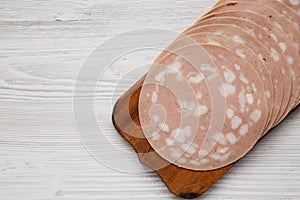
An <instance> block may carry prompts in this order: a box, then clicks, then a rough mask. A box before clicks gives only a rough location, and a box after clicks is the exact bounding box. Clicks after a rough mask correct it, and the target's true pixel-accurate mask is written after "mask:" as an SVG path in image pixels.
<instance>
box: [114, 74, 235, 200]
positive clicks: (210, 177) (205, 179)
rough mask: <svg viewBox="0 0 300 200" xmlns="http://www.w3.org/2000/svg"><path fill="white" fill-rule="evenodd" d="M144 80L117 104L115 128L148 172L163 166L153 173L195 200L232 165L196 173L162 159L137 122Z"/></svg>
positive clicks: (167, 184)
mask: <svg viewBox="0 0 300 200" xmlns="http://www.w3.org/2000/svg"><path fill="white" fill-rule="evenodd" d="M144 79H145V76H144V77H143V78H142V79H140V80H139V81H138V82H137V83H136V84H135V85H134V86H132V88H131V89H129V90H128V91H127V92H126V93H125V94H124V95H123V96H122V97H121V98H120V99H119V100H118V102H117V103H116V105H115V108H114V111H113V116H112V117H113V123H114V126H115V127H116V129H117V131H118V132H119V133H120V134H121V136H123V137H124V138H125V139H126V140H127V141H128V142H129V143H130V144H131V145H132V146H133V148H134V149H135V151H136V152H137V153H138V157H139V160H140V162H141V163H142V164H144V165H146V166H148V167H150V168H151V169H158V168H161V167H160V166H166V167H163V168H161V169H159V170H156V173H157V174H158V175H159V176H160V177H161V179H162V180H163V181H164V183H165V184H166V186H167V187H168V188H169V190H170V191H171V192H172V193H174V194H175V195H176V196H179V197H182V198H186V199H193V198H196V197H198V196H200V195H202V194H203V193H204V192H205V191H207V190H208V189H209V188H210V186H212V185H213V184H214V183H215V182H216V181H217V180H218V179H219V178H221V177H222V176H223V175H224V174H225V173H226V172H228V171H229V169H231V168H232V167H233V164H232V165H229V166H227V167H224V168H222V169H218V170H214V171H208V172H196V171H192V170H187V169H183V168H179V167H177V166H175V165H173V164H171V163H168V162H167V161H166V160H164V159H163V158H161V157H160V156H159V155H158V154H157V153H156V152H155V151H154V150H153V149H152V147H151V146H150V144H149V143H148V141H147V139H146V138H144V134H143V132H142V128H141V126H140V122H139V115H138V102H139V96H140V91H141V88H142V85H143V82H144ZM149 152H152V153H149Z"/></svg>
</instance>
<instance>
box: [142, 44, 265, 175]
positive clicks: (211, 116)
mask: <svg viewBox="0 0 300 200" xmlns="http://www.w3.org/2000/svg"><path fill="white" fill-rule="evenodd" d="M199 47H200V45H191V46H185V47H183V48H181V49H177V50H175V51H174V52H171V53H168V54H167V55H166V56H164V57H162V58H161V59H160V61H159V62H158V63H156V64H154V65H153V66H152V67H151V69H150V71H149V74H148V76H147V77H146V80H145V83H144V85H143V88H142V90H141V94H140V102H139V118H140V121H141V125H142V129H143V132H144V134H145V136H146V137H147V139H148V141H149V143H150V144H151V146H152V147H153V149H154V150H155V151H156V152H157V153H158V154H159V155H161V157H162V158H164V159H166V160H167V161H169V162H171V163H173V164H175V165H177V166H179V167H183V168H186V169H191V170H196V171H208V170H214V169H219V168H222V167H224V166H227V165H229V164H231V163H233V162H235V161H237V160H239V159H240V158H242V157H243V156H244V155H245V154H246V153H247V152H248V151H250V150H251V149H252V147H253V146H254V145H255V144H256V142H257V141H258V139H259V138H260V137H261V133H262V132H263V131H264V128H265V125H266V123H267V120H268V105H267V100H266V96H265V92H264V86H263V82H262V80H261V78H260V75H259V74H258V73H257V71H256V70H255V69H254V67H253V66H252V65H251V64H250V63H248V62H247V61H245V60H244V59H243V58H241V57H239V56H237V55H236V53H235V52H232V51H230V50H228V49H226V48H224V47H221V46H216V45H211V44H202V45H201V47H203V48H204V50H205V52H207V55H208V56H209V57H210V60H212V61H213V62H211V61H207V60H209V59H207V58H204V57H203V55H202V54H199V53H197V51H196V50H195V49H198V48H199ZM191 63H193V64H191ZM160 66H163V67H160ZM238 77H243V80H241V79H240V78H238ZM242 108H244V109H242ZM220 122H223V123H222V124H220ZM216 126H217V127H218V128H216Z"/></svg>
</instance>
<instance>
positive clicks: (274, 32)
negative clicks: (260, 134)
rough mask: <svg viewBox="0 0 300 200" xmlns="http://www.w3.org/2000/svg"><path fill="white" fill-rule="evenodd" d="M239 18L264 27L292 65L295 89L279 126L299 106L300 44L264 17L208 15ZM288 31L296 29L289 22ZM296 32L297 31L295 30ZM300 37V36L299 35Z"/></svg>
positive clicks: (247, 13) (242, 13)
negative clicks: (298, 47)
mask: <svg viewBox="0 0 300 200" xmlns="http://www.w3.org/2000/svg"><path fill="white" fill-rule="evenodd" d="M230 16H234V17H238V18H243V19H249V20H251V21H252V22H254V23H256V24H257V25H259V26H260V27H262V28H263V29H264V30H265V31H267V32H268V33H269V35H271V36H272V38H273V39H274V40H275V41H276V42H277V43H278V44H279V46H280V49H281V51H282V53H283V54H284V55H285V57H286V58H287V61H288V63H289V64H290V69H289V72H290V75H291V77H292V82H293V85H292V86H293V87H292V92H291V99H290V102H289V104H288V106H287V108H286V110H285V112H284V114H283V116H281V118H280V119H279V120H278V121H277V123H276V124H274V125H277V124H278V123H279V122H280V121H281V120H283V119H284V118H285V117H286V115H287V114H288V113H289V112H290V111H291V109H292V108H294V107H295V105H297V104H298V101H299V100H298V99H299V98H298V97H299V90H300V58H299V54H298V53H297V47H295V45H294V44H298V41H297V40H295V39H294V37H290V34H289V33H288V32H287V33H284V32H282V30H281V29H280V28H279V27H278V26H276V25H274V23H272V22H269V18H266V17H264V16H263V15H260V14H257V13H254V12H250V11H240V10H232V11H225V12H217V13H214V14H211V15H207V18H204V19H203V20H205V19H210V18H214V17H230ZM285 25H286V27H287V29H288V30H293V29H294V27H293V26H292V25H291V24H288V22H286V23H285ZM289 25H290V26H289ZM295 31H296V30H295ZM299 36H300V35H299Z"/></svg>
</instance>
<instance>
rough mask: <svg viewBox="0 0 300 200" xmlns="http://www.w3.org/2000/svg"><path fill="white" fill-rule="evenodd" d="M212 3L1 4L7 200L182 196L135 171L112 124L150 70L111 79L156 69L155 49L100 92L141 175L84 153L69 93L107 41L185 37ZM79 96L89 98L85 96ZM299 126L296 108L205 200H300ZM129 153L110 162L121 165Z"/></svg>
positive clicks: (108, 131) (0, 109)
mask: <svg viewBox="0 0 300 200" xmlns="http://www.w3.org/2000/svg"><path fill="white" fill-rule="evenodd" d="M214 2H215V1H210V0H203V1H198V0H188V1H177V0H165V1H163V2H162V1H158V0H150V1H149V0H148V1H144V0H142V1H138V0H130V1H120V0H101V1H96V0H86V1H83V0H69V1H64V0H63V1H59V0H52V1H50V0H49V1H41V0H18V1H10V0H2V1H1V4H0V44H1V45H0V120H1V127H0V197H1V199H5V200H19V199H22V200H23V199H25V200H27V199H29V200H48V199H49V200H50V199H51V200H52V199H59V200H86V199H91V200H92V199H105V200H106V199H145V200H146V199H149V200H150V199H151V200H153V199H176V198H175V197H174V196H173V195H172V194H171V193H170V192H169V191H168V190H167V188H166V187H165V185H164V184H163V183H162V181H161V180H160V178H159V177H157V175H156V174H155V173H151V172H148V171H149V170H148V169H146V168H143V167H142V166H139V162H138V159H137V157H136V155H135V154H134V153H132V152H133V150H132V148H131V147H130V145H128V144H126V143H125V142H124V140H123V138H121V137H120V136H119V134H118V133H117V132H116V131H115V130H114V128H113V125H112V122H111V118H110V116H111V112H112V104H113V103H114V102H112V100H111V97H112V96H113V101H115V100H116V99H117V97H119V96H120V95H122V94H123V93H124V92H125V91H126V90H128V89H129V87H130V86H131V85H133V84H134V83H135V82H136V81H137V80H138V79H139V78H140V77H141V74H143V73H144V72H146V69H145V70H144V71H143V72H141V73H140V74H136V75H134V74H132V75H131V76H127V78H126V79H125V78H124V79H123V81H122V85H119V86H118V87H116V84H115V81H116V80H119V79H120V77H123V76H124V75H125V74H127V73H128V72H129V70H130V69H128V68H129V66H139V65H143V64H144V63H145V62H147V63H151V62H152V61H153V59H154V58H155V56H156V55H157V54H158V53H159V52H149V51H145V52H140V53H139V54H138V56H137V54H128V55H125V56H123V57H122V58H119V59H118V60H117V61H116V62H115V63H114V64H113V65H112V66H111V67H110V68H109V70H108V71H107V74H106V76H105V78H104V79H103V80H101V81H100V82H101V87H99V88H98V90H97V91H96V94H95V96H96V100H97V102H96V110H97V112H98V113H101V114H99V115H97V116H98V118H99V120H100V121H101V124H100V125H101V127H102V128H103V130H104V132H105V135H106V136H107V137H108V138H109V139H110V140H111V142H112V143H113V144H115V145H116V146H118V147H120V148H122V149H124V151H126V152H127V154H128V160H127V162H126V164H128V165H129V164H130V165H132V166H136V167H137V168H139V171H140V173H124V172H120V171H116V170H113V169H111V168H108V167H106V166H104V165H103V164H102V163H100V162H98V161H97V160H95V159H94V158H93V157H92V156H91V155H90V154H89V153H88V152H87V151H86V149H85V148H84V147H83V146H82V144H81V141H80V139H79V136H78V133H77V130H76V124H75V123H74V120H73V108H72V95H73V89H74V84H75V80H76V76H77V73H78V71H79V69H80V68H81V66H82V64H83V63H84V61H85V60H86V58H87V57H88V55H89V54H90V53H91V52H92V51H93V50H94V49H95V48H96V47H97V46H98V45H100V44H101V43H103V42H104V41H105V40H107V39H108V38H111V37H113V36H115V35H117V34H120V33H122V32H125V31H129V30H133V29H137V28H145V27H156V28H167V29H170V30H174V31H177V32H182V31H183V30H184V29H185V28H187V27H189V26H190V25H191V24H192V23H193V22H194V21H195V20H196V19H197V18H199V17H200V16H201V15H202V14H204V12H205V11H207V10H208V9H209V8H210V7H211V6H212V5H213V3H214ZM87 83H88V80H87ZM112 91H113V92H112ZM82 96H84V97H86V98H93V97H91V96H87V95H86V93H85V91H82ZM299 124H300V112H299V111H296V112H294V113H293V114H292V115H290V116H289V117H288V118H287V119H286V120H285V121H284V122H283V123H282V124H281V125H280V126H279V127H277V128H276V129H275V130H273V131H272V133H271V134H270V135H268V136H267V137H266V138H265V139H264V140H263V141H261V142H260V144H259V145H258V146H257V147H256V148H255V149H254V150H253V151H252V152H251V153H250V154H248V155H247V157H246V158H245V159H243V160H242V161H241V162H239V163H238V164H237V165H236V166H235V167H234V169H233V170H231V171H230V172H229V173H227V174H226V175H225V176H224V177H223V178H222V179H220V180H219V181H218V182H217V183H216V184H215V185H214V186H213V187H212V188H211V189H210V190H209V191H208V192H207V193H206V194H205V195H204V196H202V197H201V199H205V200H221V199H222V200H223V199H227V200H229V199H230V200H253V199H255V200H260V199H262V200H266V199H267V200H268V199H272V200H298V199H300V156H299V155H300V134H299V131H300V125H299ZM104 142H105V141H104ZM104 150H105V149H104ZM131 153H132V154H131ZM123 155H124V152H123V153H122V154H121V153H120V154H114V155H111V157H110V159H111V160H114V161H117V160H118V158H120V157H122V156H123Z"/></svg>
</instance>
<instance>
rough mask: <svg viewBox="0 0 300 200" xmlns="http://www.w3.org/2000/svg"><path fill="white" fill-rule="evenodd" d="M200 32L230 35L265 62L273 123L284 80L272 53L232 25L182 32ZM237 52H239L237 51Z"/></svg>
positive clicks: (215, 25)
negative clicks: (271, 86)
mask: <svg viewBox="0 0 300 200" xmlns="http://www.w3.org/2000/svg"><path fill="white" fill-rule="evenodd" d="M200 32H209V33H211V34H213V35H223V36H227V37H230V38H232V39H233V40H234V41H236V42H239V43H241V44H243V45H245V46H246V47H248V48H249V49H251V50H252V51H253V52H254V53H255V54H256V55H257V56H258V58H259V59H261V60H263V61H264V62H265V64H266V67H267V70H268V71H269V73H270V75H271V77H272V82H273V91H274V102H273V110H272V119H271V122H272V123H271V124H274V122H275V121H276V118H277V116H278V115H279V111H280V109H281V106H282V101H283V88H284V82H283V77H282V73H281V71H280V67H279V66H277V65H278V64H277V63H276V62H275V61H274V58H273V56H272V53H271V52H270V51H269V50H268V49H267V48H266V46H265V45H264V44H263V43H261V42H260V41H259V40H257V39H255V38H254V37H253V36H252V35H251V34H249V33H247V32H245V31H244V30H243V29H241V28H240V27H237V26H234V25H225V24H214V25H203V26H200V27H199V26H197V27H192V28H191V29H188V30H187V31H186V32H185V33H184V34H183V36H184V35H193V34H197V33H200ZM237 52H238V53H239V51H237Z"/></svg>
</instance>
